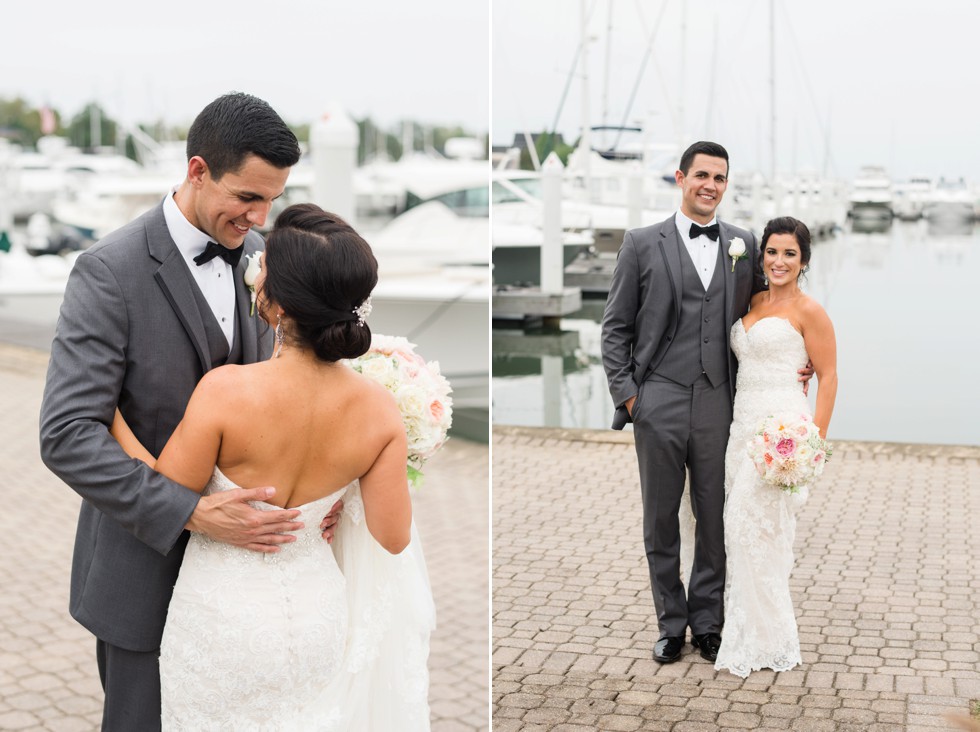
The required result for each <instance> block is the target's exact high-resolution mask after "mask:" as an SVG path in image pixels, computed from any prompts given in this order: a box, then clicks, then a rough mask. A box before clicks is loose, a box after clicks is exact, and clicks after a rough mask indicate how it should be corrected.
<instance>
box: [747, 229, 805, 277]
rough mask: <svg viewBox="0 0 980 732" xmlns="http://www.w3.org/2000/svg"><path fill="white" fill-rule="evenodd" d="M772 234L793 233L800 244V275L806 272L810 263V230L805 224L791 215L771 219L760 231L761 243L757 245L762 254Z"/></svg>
mask: <svg viewBox="0 0 980 732" xmlns="http://www.w3.org/2000/svg"><path fill="white" fill-rule="evenodd" d="M773 234H792V235H793V237H794V238H795V239H796V243H797V244H799V246H800V275H802V274H803V273H804V272H806V269H807V267H808V266H809V264H810V230H809V229H808V228H806V224H804V223H803V222H802V221H800V220H799V219H794V218H793V217H792V216H780V217H778V218H775V219H772V220H771V221H770V222H769V223H767V224H766V228H765V230H764V231H763V232H762V243H761V244H760V245H759V251H760V252H762V253H763V254H765V251H766V245H767V244H768V243H769V237H770V236H772V235H773Z"/></svg>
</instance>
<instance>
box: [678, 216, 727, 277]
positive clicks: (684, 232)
mask: <svg viewBox="0 0 980 732" xmlns="http://www.w3.org/2000/svg"><path fill="white" fill-rule="evenodd" d="M674 221H675V222H676V224H677V233H678V234H680V237H681V241H682V242H684V247H685V248H686V249H687V253H688V254H690V255H691V261H692V262H694V268H695V269H696V270H697V271H698V276H699V277H700V278H701V284H702V285H704V289H705V290H707V289H708V285H710V284H711V278H712V277H713V276H714V274H715V265H716V264H717V263H718V247H719V246H721V236H720V235H719V236H718V241H711V239H709V238H708V237H707V236H705V235H704V234H701V235H700V236H697V237H695V238H694V239H692V238H691V224H698V222H697V221H694V220H693V219H689V218H688V217H687V216H685V215H684V214H683V213H681V212H680V211H678V212H677V215H676V216H675V217H674ZM717 223H718V219H716V218H712V219H711V221H709V222H708V223H707V224H704V226H711V225H712V224H717ZM698 226H702V224H698Z"/></svg>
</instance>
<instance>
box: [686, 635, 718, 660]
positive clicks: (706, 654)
mask: <svg viewBox="0 0 980 732" xmlns="http://www.w3.org/2000/svg"><path fill="white" fill-rule="evenodd" d="M691 645H692V646H694V647H695V648H700V649H701V658H703V659H704V660H705V661H711V662H712V663H714V662H715V661H717V660H718V649H719V648H721V636H720V635H719V634H718V633H702V634H701V635H695V636H692V637H691Z"/></svg>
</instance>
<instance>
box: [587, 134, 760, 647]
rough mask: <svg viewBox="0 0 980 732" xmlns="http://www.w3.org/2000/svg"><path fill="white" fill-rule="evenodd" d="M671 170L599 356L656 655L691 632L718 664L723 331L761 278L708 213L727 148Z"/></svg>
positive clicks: (617, 275) (703, 152) (727, 402)
mask: <svg viewBox="0 0 980 732" xmlns="http://www.w3.org/2000/svg"><path fill="white" fill-rule="evenodd" d="M674 177H675V180H676V181H677V185H678V186H679V187H680V189H681V193H682V198H681V207H680V210H679V211H678V212H677V213H676V214H675V215H673V216H671V217H670V218H669V219H667V220H666V221H663V222H661V223H659V224H654V225H653V226H647V227H645V228H642V229H634V230H632V231H628V232H626V236H625V238H624V240H623V246H622V248H621V249H620V251H619V258H618V260H617V262H616V269H615V272H614V274H613V279H612V285H611V287H610V290H609V299H608V300H607V302H606V310H605V314H604V316H603V319H602V341H601V350H602V363H603V366H604V368H605V370H606V376H607V378H608V380H609V392H610V394H611V395H612V398H613V402H614V404H615V406H616V414H615V416H614V418H613V425H612V427H613V429H622V428H623V427H624V426H625V424H626V423H627V422H630V421H632V423H633V433H634V439H635V443H636V455H637V459H638V461H639V467H640V487H641V490H642V496H643V538H644V545H645V547H646V555H647V563H648V564H649V568H650V582H651V585H652V589H653V602H654V606H655V608H656V611H657V621H658V624H659V627H660V639H659V640H658V641H657V643H656V645H655V646H654V650H653V657H654V659H655V660H657V661H659V662H661V663H672V662H674V661H676V660H677V659H678V658H680V656H681V649H682V648H683V646H684V639H685V634H686V631H687V628H688V627H690V628H691V634H692V644H693V645H694V647H695V648H699V649H700V651H701V656H702V657H703V658H705V659H707V660H709V661H712V662H713V661H714V660H715V658H716V657H717V654H718V648H719V646H720V645H721V629H722V625H723V609H724V605H723V599H724V598H723V593H724V589H725V539H724V526H723V523H722V512H723V508H724V503H725V486H724V481H725V448H726V446H727V444H728V429H729V427H730V425H731V422H732V402H733V399H734V397H735V370H736V368H737V363H736V361H735V358H734V356H733V354H732V353H731V350H730V349H729V345H728V334H729V331H730V330H731V327H732V325H733V324H734V323H735V321H736V320H738V318H740V317H741V316H743V315H744V314H745V313H746V311H747V310H748V307H749V300H750V299H751V297H752V295H753V293H755V292H758V291H760V290H762V289H764V279H763V275H762V269H761V265H760V259H759V256H758V254H759V253H758V246H757V244H756V239H755V236H754V235H753V234H752V233H751V232H748V231H745V230H744V229H739V228H737V227H735V226H731V225H729V224H726V223H724V222H720V221H718V220H717V218H716V217H715V209H717V208H718V204H720V203H721V199H722V197H723V196H724V194H725V189H726V188H727V186H728V153H727V152H726V151H725V148H723V147H722V146H721V145H718V144H717V143H714V142H696V143H694V144H693V145H691V146H690V147H689V148H688V149H687V150H686V151H685V152H684V154H683V155H682V156H681V161H680V169H679V170H677V172H676V173H675V174H674ZM739 239H740V240H741V242H742V244H743V245H744V247H742V248H740V247H739V243H738V240H739ZM738 252H741V256H738V257H737V258H733V255H735V254H736V253H738ZM685 469H686V470H688V471H689V472H690V486H691V507H692V509H693V512H694V516H695V518H696V519H697V530H696V536H695V542H694V567H693V570H692V572H691V578H690V582H689V589H688V592H687V595H686V596H685V592H684V586H683V584H682V583H681V579H680V536H679V527H678V519H677V511H678V508H679V507H680V502H681V495H682V493H683V490H684V477H685Z"/></svg>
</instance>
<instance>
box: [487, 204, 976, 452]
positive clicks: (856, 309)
mask: <svg viewBox="0 0 980 732" xmlns="http://www.w3.org/2000/svg"><path fill="white" fill-rule="evenodd" d="M810 264H811V266H810V272H809V274H808V275H807V278H806V279H807V282H806V283H805V285H804V289H805V290H806V291H807V292H808V293H809V294H810V295H812V296H813V297H814V298H816V299H817V300H818V301H819V302H821V303H822V304H823V305H824V307H825V308H827V311H828V312H829V313H830V317H831V319H832V320H833V322H834V328H835V330H836V333H837V350H838V373H839V377H840V386H839V389H838V394H837V406H836V409H835V411H834V419H833V422H832V424H831V429H830V436H831V438H832V439H833V438H836V439H854V440H881V441H889V442H918V443H938V444H969V445H980V416H978V415H980V383H978V379H977V375H978V373H980V325H978V323H980V292H978V290H980V234H978V231H977V230H976V229H974V227H972V226H968V227H965V228H964V227H954V228H947V227H940V226H930V225H929V224H927V223H926V222H916V223H902V222H895V223H894V224H892V225H891V226H890V227H889V228H888V229H887V230H885V231H850V232H844V233H841V234H839V235H838V236H837V237H835V238H833V239H830V240H826V241H822V242H817V243H815V244H814V246H813V257H812V261H811V263H810ZM603 306H604V301H602V300H599V301H595V300H592V301H587V302H586V303H585V306H584V308H583V310H582V311H580V312H579V313H576V314H575V315H574V316H573V317H570V318H566V319H564V320H562V324H561V329H560V330H559V331H556V332H527V333H524V332H521V331H511V330H503V331H501V330H494V332H493V420H494V422H495V423H497V424H515V425H535V426H561V427H587V428H599V429H602V428H607V427H608V426H609V424H610V422H611V420H612V414H613V408H612V403H611V401H610V399H609V393H608V391H607V388H606V378H605V374H604V373H603V371H602V366H601V364H600V362H599V320H600V319H601V317H602V308H603ZM811 401H812V397H811Z"/></svg>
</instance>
